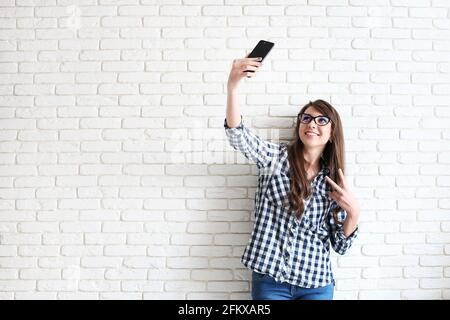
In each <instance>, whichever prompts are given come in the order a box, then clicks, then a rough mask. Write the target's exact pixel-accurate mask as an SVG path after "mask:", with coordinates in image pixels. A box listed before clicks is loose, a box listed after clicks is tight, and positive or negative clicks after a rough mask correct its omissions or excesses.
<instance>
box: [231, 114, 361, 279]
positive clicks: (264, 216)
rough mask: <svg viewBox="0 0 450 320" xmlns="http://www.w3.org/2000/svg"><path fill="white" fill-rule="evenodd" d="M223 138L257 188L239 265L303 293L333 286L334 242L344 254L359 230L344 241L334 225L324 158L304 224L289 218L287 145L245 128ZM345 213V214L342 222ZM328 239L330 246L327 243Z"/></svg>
mask: <svg viewBox="0 0 450 320" xmlns="http://www.w3.org/2000/svg"><path fill="white" fill-rule="evenodd" d="M224 127H225V133H226V135H227V137H228V140H229V142H230V144H231V146H232V147H233V148H234V149H236V150H239V151H240V152H242V153H243V155H244V156H245V157H246V158H247V159H249V160H251V161H252V162H255V163H256V165H257V167H258V169H259V174H258V186H257V189H256V194H255V224H254V227H253V232H252V234H251V236H250V240H249V243H248V245H247V247H246V248H245V250H244V254H243V256H242V258H241V262H242V263H243V264H244V265H245V266H246V267H247V268H249V269H251V270H253V271H256V272H259V273H264V274H268V275H270V276H272V277H273V278H274V279H275V280H276V281H278V282H287V283H289V284H293V285H296V286H300V287H305V288H317V287H323V286H326V285H328V284H330V283H334V277H333V273H332V270H331V261H330V243H331V247H332V248H333V250H334V251H336V252H337V253H339V254H341V255H342V254H344V253H345V252H346V251H347V250H348V249H349V248H350V246H351V245H352V242H353V240H354V239H355V238H356V236H357V234H358V228H356V230H355V231H354V232H353V233H352V234H351V235H350V236H349V237H347V238H346V237H345V235H344V232H343V227H342V225H341V224H336V223H335V221H334V219H333V216H332V213H331V212H332V209H334V208H335V207H336V206H338V205H337V203H336V202H335V201H334V200H333V199H331V198H329V197H328V192H330V191H331V187H330V186H329V185H328V183H327V182H326V180H325V176H326V175H327V174H328V173H329V169H328V168H327V167H326V164H325V161H324V160H323V159H322V158H321V162H320V163H321V170H320V172H319V173H318V175H317V176H316V177H315V178H314V180H313V181H312V187H313V193H312V195H311V196H310V197H309V198H308V199H306V200H305V211H304V213H303V215H302V217H301V218H300V219H298V218H296V217H295V215H293V214H291V213H290V210H289V209H290V206H291V204H289V203H287V204H285V203H284V201H283V200H284V199H285V197H286V196H287V194H288V192H289V189H290V172H289V161H288V157H287V148H286V147H287V146H286V144H284V143H280V144H277V143H272V142H268V141H265V140H263V139H261V138H260V137H258V136H257V135H255V134H254V133H252V132H251V131H250V130H249V129H248V128H247V127H245V126H244V124H243V122H242V117H241V123H240V125H239V126H238V127H236V128H229V127H228V126H227V122H226V118H225V122H224ZM346 215H347V213H346V212H345V210H343V209H341V210H340V211H339V213H338V219H339V220H340V221H339V222H341V223H342V222H343V221H344V220H345V217H346ZM328 240H329V241H328Z"/></svg>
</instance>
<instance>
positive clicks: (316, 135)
mask: <svg viewBox="0 0 450 320" xmlns="http://www.w3.org/2000/svg"><path fill="white" fill-rule="evenodd" d="M303 113H307V114H309V115H311V116H312V117H316V116H324V114H322V113H321V112H319V111H318V110H317V109H316V108H314V107H308V108H307V109H306V110H305V111H304V112H303ZM299 121H300V119H299ZM316 121H317V122H319V119H316ZM319 123H320V122H319ZM331 133H332V130H331V121H330V122H328V124H326V125H324V126H320V125H318V124H317V123H316V122H315V121H314V120H312V119H311V121H310V122H309V123H302V122H300V126H299V127H298V135H299V137H300V140H302V142H303V144H304V145H305V147H306V148H318V147H320V148H325V145H326V144H327V142H328V140H330V137H331Z"/></svg>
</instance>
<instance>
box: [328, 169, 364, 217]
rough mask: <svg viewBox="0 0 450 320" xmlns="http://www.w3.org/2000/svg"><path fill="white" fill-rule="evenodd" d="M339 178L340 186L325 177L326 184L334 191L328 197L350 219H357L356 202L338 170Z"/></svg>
mask: <svg viewBox="0 0 450 320" xmlns="http://www.w3.org/2000/svg"><path fill="white" fill-rule="evenodd" d="M339 176H340V178H341V183H340V185H338V184H337V183H335V182H334V181H333V180H332V179H331V178H330V177H328V176H325V179H326V180H327V182H328V183H329V184H330V185H331V187H332V188H333V189H334V191H332V192H330V193H329V195H330V197H331V198H332V199H334V201H336V203H337V204H338V205H339V206H340V207H341V208H342V209H344V210H345V211H346V212H347V214H349V215H350V216H351V217H352V218H358V217H359V212H360V208H359V204H358V201H357V200H356V198H355V197H354V196H353V194H352V193H351V192H350V189H349V188H348V185H347V183H346V182H345V179H344V173H343V172H342V170H341V169H340V168H339Z"/></svg>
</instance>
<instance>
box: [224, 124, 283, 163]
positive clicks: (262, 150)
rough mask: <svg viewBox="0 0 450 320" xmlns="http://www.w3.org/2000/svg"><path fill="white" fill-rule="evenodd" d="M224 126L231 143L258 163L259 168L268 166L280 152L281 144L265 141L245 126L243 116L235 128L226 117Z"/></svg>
mask: <svg viewBox="0 0 450 320" xmlns="http://www.w3.org/2000/svg"><path fill="white" fill-rule="evenodd" d="M224 127H225V133H226V135H227V138H228V141H229V143H230V145H231V146H232V147H233V148H234V149H235V150H238V151H240V152H241V153H242V154H243V155H244V156H245V157H246V158H247V159H249V160H251V161H253V162H254V163H256V165H257V166H258V168H263V167H266V166H267V165H269V163H270V162H271V160H272V159H273V158H274V157H275V156H277V155H278V154H279V150H280V145H279V144H277V143H272V142H268V141H265V140H263V139H261V138H260V137H258V136H257V135H256V134H254V133H253V132H251V131H250V130H249V129H248V128H247V127H246V126H244V123H243V121H242V116H241V123H240V124H239V126H237V127H235V128H230V127H228V125H227V119H226V118H225V121H224Z"/></svg>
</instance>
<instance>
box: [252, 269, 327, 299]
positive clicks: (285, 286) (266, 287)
mask: <svg viewBox="0 0 450 320" xmlns="http://www.w3.org/2000/svg"><path fill="white" fill-rule="evenodd" d="M333 293H334V285H333V284H332V283H331V284H329V285H327V286H325V287H321V288H302V287H299V286H295V285H292V284H289V283H287V282H283V283H279V282H276V281H275V279H274V278H272V277H271V276H269V275H266V274H261V273H258V272H254V271H253V272H252V299H253V300H333Z"/></svg>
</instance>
